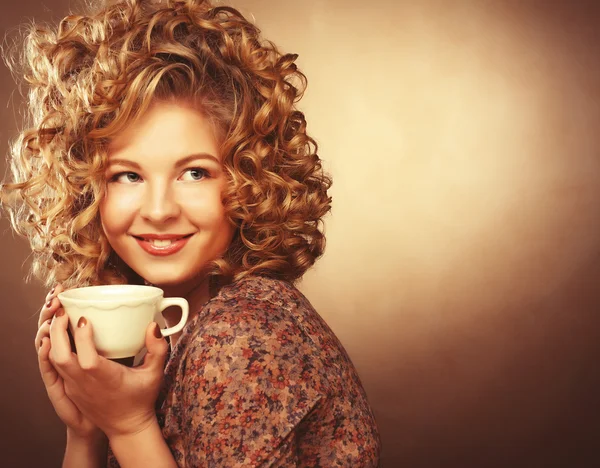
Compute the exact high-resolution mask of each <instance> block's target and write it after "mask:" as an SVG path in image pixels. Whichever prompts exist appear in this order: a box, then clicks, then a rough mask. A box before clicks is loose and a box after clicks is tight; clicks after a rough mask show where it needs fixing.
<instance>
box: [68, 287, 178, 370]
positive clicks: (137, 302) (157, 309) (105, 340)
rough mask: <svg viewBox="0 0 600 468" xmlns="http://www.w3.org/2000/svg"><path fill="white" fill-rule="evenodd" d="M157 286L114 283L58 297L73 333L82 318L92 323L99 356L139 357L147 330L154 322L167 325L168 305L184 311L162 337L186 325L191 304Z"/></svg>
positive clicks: (86, 288)
mask: <svg viewBox="0 0 600 468" xmlns="http://www.w3.org/2000/svg"><path fill="white" fill-rule="evenodd" d="M163 294H164V293H163V290H162V289H160V288H156V287H154V286H141V285H140V286H138V285H133V284H115V285H108V286H88V287H85V288H76V289H69V290H67V291H64V292H62V293H60V294H59V295H58V298H59V299H60V302H61V303H62V305H63V307H64V309H65V312H66V314H67V316H68V317H69V327H70V329H71V332H72V333H73V332H74V330H75V329H76V328H77V322H78V321H79V319H80V318H81V317H82V316H83V317H85V318H86V320H87V321H88V322H89V323H91V324H92V330H93V335H94V342H95V344H96V349H97V350H98V354H100V355H101V356H104V357H106V358H109V359H120V358H125V357H131V356H135V355H137V354H138V353H139V352H140V351H141V350H142V349H143V348H144V346H145V344H146V340H145V338H146V329H147V328H148V325H149V324H150V323H151V322H153V321H154V322H158V323H159V324H162V323H164V318H163V317H162V311H163V310H165V309H166V308H167V307H169V306H178V307H179V308H181V320H180V321H179V323H178V324H177V325H175V326H174V327H170V328H165V329H161V332H162V335H163V336H169V335H172V334H174V333H177V332H180V331H181V330H182V329H183V326H184V325H185V323H186V322H187V319H188V314H189V305H188V302H187V301H186V300H185V299H184V298H182V297H167V298H164V297H163Z"/></svg>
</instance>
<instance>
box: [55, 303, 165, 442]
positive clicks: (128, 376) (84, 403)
mask: <svg viewBox="0 0 600 468" xmlns="http://www.w3.org/2000/svg"><path fill="white" fill-rule="evenodd" d="M61 311H62V313H61ZM68 325H69V319H68V317H67V315H66V314H65V313H64V310H63V309H59V310H58V312H57V313H56V315H55V316H54V318H53V320H52V323H51V325H50V340H51V342H52V348H51V349H50V355H49V359H50V362H51V363H52V365H53V367H54V368H55V369H56V371H57V372H58V374H59V375H60V377H61V378H62V381H63V382H64V391H65V395H66V397H67V398H68V399H69V400H70V401H72V402H73V403H74V404H75V405H76V407H77V408H79V409H80V410H81V412H82V414H83V415H85V418H86V419H87V420H89V421H91V422H92V423H93V424H95V425H96V426H98V427H99V428H100V429H101V430H102V431H103V432H104V433H105V434H106V435H107V436H108V438H109V439H110V438H111V437H113V436H121V435H131V434H136V433H138V432H140V431H142V430H144V429H146V428H147V427H148V426H150V425H151V424H154V423H156V412H155V408H154V406H155V403H156V399H157V397H158V393H159V390H160V386H161V383H162V378H163V365H164V361H165V358H166V355H167V350H168V344H167V342H166V340H165V339H164V338H163V337H162V335H161V333H160V330H158V333H157V334H156V330H155V328H156V329H158V326H157V325H156V324H154V323H151V324H150V325H149V326H148V328H147V330H146V348H147V350H148V352H147V354H146V356H145V358H144V363H143V364H142V365H141V366H138V367H134V368H129V367H125V366H123V365H121V364H118V363H116V362H113V361H111V360H109V359H106V358H104V357H102V356H100V355H99V354H98V353H97V351H96V347H95V345H94V342H93V339H92V336H93V328H92V325H91V323H89V322H87V321H85V319H82V320H80V321H79V324H78V328H77V329H76V330H75V332H74V341H75V347H76V349H77V354H75V353H73V352H72V351H71V345H70V343H69V338H68V335H67V329H68ZM157 335H158V336H160V337H157Z"/></svg>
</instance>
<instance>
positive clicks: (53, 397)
mask: <svg viewBox="0 0 600 468" xmlns="http://www.w3.org/2000/svg"><path fill="white" fill-rule="evenodd" d="M62 291H63V287H62V286H61V285H60V284H59V285H57V286H56V287H55V288H54V289H53V290H52V291H50V293H49V294H48V295H47V296H46V303H45V304H44V306H43V307H42V310H41V312H40V318H39V321H38V332H37V334H36V336H35V348H36V351H37V353H38V364H39V368H40V374H41V375H42V381H43V382H44V385H45V386H46V392H47V393H48V398H49V399H50V402H51V403H52V406H53V407H54V410H55V411H56V414H57V415H58V417H59V418H60V419H61V420H62V421H63V422H64V423H65V424H66V425H67V429H68V430H69V431H71V433H72V434H73V435H75V436H76V437H78V438H80V439H87V440H90V441H93V440H96V439H97V438H99V437H101V436H102V432H101V431H100V429H99V428H98V427H97V426H96V425H95V424H94V423H92V421H90V420H89V419H88V418H86V417H85V416H84V415H83V413H82V412H81V411H80V410H79V408H77V406H76V405H75V404H74V403H73V402H72V401H71V400H70V399H69V397H67V395H66V393H65V387H64V381H63V378H62V377H61V376H60V374H59V373H58V372H57V371H56V369H55V368H54V366H53V365H52V363H51V362H50V360H49V355H50V350H51V347H52V345H51V340H50V324H51V323H52V318H53V317H54V315H55V313H56V312H57V311H58V310H59V309H60V310H62V309H61V304H60V301H59V300H58V297H56V296H57V295H58V293H60V292H62ZM69 346H70V344H69Z"/></svg>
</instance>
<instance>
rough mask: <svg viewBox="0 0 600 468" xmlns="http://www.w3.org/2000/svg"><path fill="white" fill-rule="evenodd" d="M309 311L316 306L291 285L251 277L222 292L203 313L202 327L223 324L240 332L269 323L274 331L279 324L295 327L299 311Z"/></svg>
mask: <svg viewBox="0 0 600 468" xmlns="http://www.w3.org/2000/svg"><path fill="white" fill-rule="evenodd" d="M306 309H311V310H312V306H311V305H310V303H309V302H308V300H307V299H306V298H305V297H304V296H303V295H302V293H301V292H300V291H299V290H298V289H297V288H296V287H295V286H294V285H292V284H291V283H288V282H286V281H282V280H277V279H273V278H267V277H263V276H251V277H248V278H244V279H242V280H240V281H238V282H236V283H233V284H230V285H227V286H224V287H223V288H221V290H220V291H219V293H218V294H217V295H216V296H215V297H214V298H213V299H211V300H210V301H209V302H208V303H207V304H206V305H205V306H204V308H203V310H202V311H201V312H200V314H199V315H200V317H199V323H198V325H200V326H203V325H204V326H206V325H209V324H211V323H216V322H221V323H229V324H230V325H231V326H234V327H237V328H239V327H242V326H244V324H247V325H250V324H253V325H259V324H265V323H269V324H270V327H268V328H269V329H271V327H272V326H275V324H276V323H277V322H290V323H289V326H294V325H295V323H294V322H295V320H294V318H295V316H296V315H298V314H297V311H302V310H306Z"/></svg>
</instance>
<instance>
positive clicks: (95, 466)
mask: <svg viewBox="0 0 600 468" xmlns="http://www.w3.org/2000/svg"><path fill="white" fill-rule="evenodd" d="M107 451H108V439H107V438H106V436H105V435H104V434H99V435H98V436H97V437H95V438H93V439H89V438H82V437H78V436H77V435H76V434H74V433H73V431H71V430H70V429H68V428H67V448H66V450H65V458H64V460H63V465H62V466H63V468H104V467H105V466H106V455H107Z"/></svg>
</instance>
